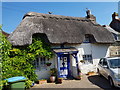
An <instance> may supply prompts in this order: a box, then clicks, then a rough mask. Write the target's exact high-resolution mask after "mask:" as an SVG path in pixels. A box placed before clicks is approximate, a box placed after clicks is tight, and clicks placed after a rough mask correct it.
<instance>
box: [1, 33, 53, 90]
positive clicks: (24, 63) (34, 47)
mask: <svg viewBox="0 0 120 90" xmlns="http://www.w3.org/2000/svg"><path fill="white" fill-rule="evenodd" d="M0 42H1V43H0V51H1V53H0V56H2V57H1V59H2V61H1V62H0V63H2V72H1V74H2V80H4V79H6V78H10V77H14V76H25V77H26V78H28V80H27V81H26V87H27V88H29V87H30V86H31V81H36V79H37V75H36V74H35V72H34V71H35V68H34V65H33V62H34V60H35V59H36V57H37V56H41V57H47V58H51V57H52V56H53V52H52V51H51V47H50V45H49V44H48V43H46V42H44V40H42V39H41V38H39V37H34V38H33V43H32V44H31V45H29V46H24V47H12V45H11V44H10V42H9V41H8V40H7V38H6V37H5V36H4V35H2V34H1V33H0Z"/></svg>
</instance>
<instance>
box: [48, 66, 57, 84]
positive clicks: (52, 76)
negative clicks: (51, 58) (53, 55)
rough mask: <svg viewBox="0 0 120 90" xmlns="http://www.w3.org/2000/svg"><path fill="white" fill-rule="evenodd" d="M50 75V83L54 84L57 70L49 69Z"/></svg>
mask: <svg viewBox="0 0 120 90" xmlns="http://www.w3.org/2000/svg"><path fill="white" fill-rule="evenodd" d="M50 73H51V76H50V81H51V82H52V83H53V82H55V79H56V74H57V69H56V68H52V69H50Z"/></svg>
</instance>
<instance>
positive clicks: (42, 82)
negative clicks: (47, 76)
mask: <svg viewBox="0 0 120 90" xmlns="http://www.w3.org/2000/svg"><path fill="white" fill-rule="evenodd" d="M44 83H47V80H39V84H44Z"/></svg>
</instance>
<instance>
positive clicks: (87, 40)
mask: <svg viewBox="0 0 120 90" xmlns="http://www.w3.org/2000/svg"><path fill="white" fill-rule="evenodd" d="M84 43H90V37H89V35H85V40H84Z"/></svg>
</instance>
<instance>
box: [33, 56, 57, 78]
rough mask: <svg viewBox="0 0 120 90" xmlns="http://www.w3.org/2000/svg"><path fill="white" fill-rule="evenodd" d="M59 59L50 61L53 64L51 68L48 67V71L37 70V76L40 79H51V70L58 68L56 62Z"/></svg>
mask: <svg viewBox="0 0 120 90" xmlns="http://www.w3.org/2000/svg"><path fill="white" fill-rule="evenodd" d="M56 61H57V58H56V56H55V57H54V58H52V59H50V60H49V62H51V63H52V64H51V66H46V69H40V70H35V73H36V75H37V76H38V79H39V80H40V79H48V78H49V77H50V69H51V68H56V65H57V64H56V63H57V62H56Z"/></svg>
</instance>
